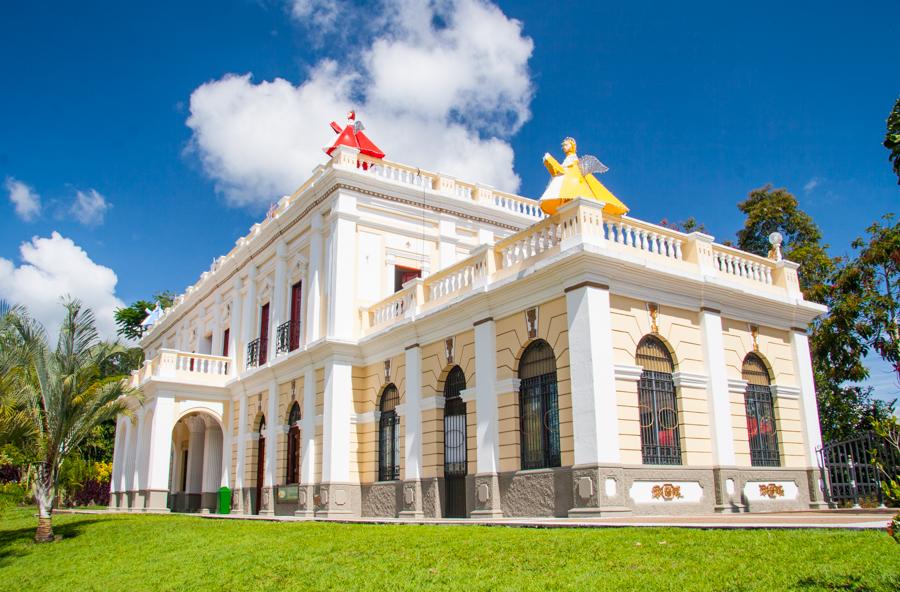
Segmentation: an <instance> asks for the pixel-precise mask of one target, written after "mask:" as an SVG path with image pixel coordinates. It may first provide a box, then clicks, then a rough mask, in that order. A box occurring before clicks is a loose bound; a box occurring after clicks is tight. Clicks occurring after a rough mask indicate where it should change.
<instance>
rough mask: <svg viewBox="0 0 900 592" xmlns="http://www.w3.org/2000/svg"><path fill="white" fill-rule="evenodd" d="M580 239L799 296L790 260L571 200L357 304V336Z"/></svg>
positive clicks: (726, 283) (650, 262) (619, 253)
mask: <svg viewBox="0 0 900 592" xmlns="http://www.w3.org/2000/svg"><path fill="white" fill-rule="evenodd" d="M577 245H584V246H585V248H586V249H587V250H590V251H591V252H592V253H597V254H598V255H599V256H602V257H605V258H610V259H613V260H615V261H620V262H622V263H627V264H629V265H630V266H641V267H644V268H647V269H650V270H652V271H654V272H657V273H668V274H677V275H679V276H681V277H684V278H692V279H693V280H700V281H704V282H707V283H709V284H714V285H716V286H719V287H724V288H726V289H732V290H736V291H740V292H744V293H750V294H754V295H762V296H770V297H772V298H776V299H782V300H784V299H787V300H790V299H792V298H802V294H801V292H800V287H799V283H798V279H797V264H796V263H793V262H791V261H774V260H772V259H767V258H765V257H760V256H758V255H754V254H752V253H746V252H744V251H741V250H739V249H734V248H731V247H727V246H724V245H717V244H715V243H713V242H712V237H710V236H707V235H705V234H702V233H698V232H695V233H691V234H685V233H683V232H678V231H677V230H672V229H670V228H664V227H662V226H657V225H655V224H650V223H647V222H642V221H640V220H636V219H634V218H629V217H627V216H626V217H621V216H609V217H605V216H604V214H603V211H602V204H600V203H598V202H594V201H589V200H584V199H579V200H575V201H573V202H571V203H569V204H567V205H566V206H565V207H563V208H560V210H559V211H558V212H557V213H556V214H554V215H553V216H550V217H546V218H544V219H542V220H540V221H539V222H537V223H535V224H533V225H532V226H530V227H528V228H526V229H525V230H522V231H521V232H518V233H516V234H514V235H512V236H509V237H507V238H506V239H504V240H502V241H500V242H498V243H496V244H495V245H484V246H482V247H479V248H478V249H475V250H474V251H472V254H471V255H470V256H469V257H468V258H467V259H464V260H462V261H459V262H458V263H456V264H455V265H452V266H450V267H447V268H445V269H442V270H441V271H439V272H437V273H434V274H432V275H430V276H428V277H427V278H423V279H416V280H413V281H410V282H408V283H407V284H405V287H404V288H403V289H402V290H400V291H399V292H396V293H394V294H392V295H390V296H388V297H387V298H385V299H384V300H382V301H380V302H377V303H375V304H373V305H372V306H370V307H368V308H365V309H362V310H361V319H360V321H361V323H360V324H361V327H362V330H363V334H364V335H366V334H372V333H375V332H378V331H381V330H383V329H385V328H387V327H390V326H392V325H395V324H398V323H401V322H403V321H404V320H406V319H409V318H412V317H415V316H419V315H422V314H425V313H427V312H429V311H430V310H433V309H435V308H437V307H439V306H442V305H444V304H446V303H447V302H450V301H453V300H459V299H461V298H464V297H466V296H468V295H470V294H474V293H476V292H478V291H480V290H483V289H485V288H486V287H487V286H489V285H490V284H494V283H496V282H498V281H502V280H504V279H508V278H512V277H514V276H516V275H517V274H520V273H521V272H522V271H523V270H525V269H527V268H529V267H532V266H534V265H536V264H539V263H540V262H541V261H542V260H545V259H548V258H551V257H554V256H556V255H558V254H560V253H562V252H564V251H566V250H567V249H570V248H571V247H574V246H577Z"/></svg>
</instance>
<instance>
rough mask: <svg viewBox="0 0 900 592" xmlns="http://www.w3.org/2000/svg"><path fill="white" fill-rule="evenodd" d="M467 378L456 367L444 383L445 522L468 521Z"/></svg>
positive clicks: (460, 369)
mask: <svg viewBox="0 0 900 592" xmlns="http://www.w3.org/2000/svg"><path fill="white" fill-rule="evenodd" d="M465 388H466V375H465V374H464V373H463V371H462V368H460V367H459V366H454V367H453V369H452V370H450V373H449V374H448V375H447V379H446V380H445V381H444V491H445V492H446V502H447V503H446V506H445V510H444V517H445V518H465V517H466V473H467V468H468V467H467V466H466V465H467V463H466V402H465V401H463V400H462V396H461V393H462V391H463V390H464V389H465Z"/></svg>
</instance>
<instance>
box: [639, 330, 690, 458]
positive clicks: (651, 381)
mask: <svg viewBox="0 0 900 592" xmlns="http://www.w3.org/2000/svg"><path fill="white" fill-rule="evenodd" d="M635 363H636V364H637V365H638V366H641V367H642V368H643V371H642V372H641V380H640V382H639V383H638V409H639V411H640V419H641V453H642V457H643V462H644V464H645V465H680V464H681V439H680V437H679V430H678V404H677V402H676V400H675V382H674V381H673V380H672V372H673V371H674V370H675V364H674V362H673V361H672V355H671V354H670V353H669V349H668V348H667V347H666V345H665V344H664V343H663V342H662V341H661V340H660V339H659V338H658V337H654V336H653V335H647V336H645V337H644V338H643V339H641V342H640V343H638V347H637V355H636V356H635Z"/></svg>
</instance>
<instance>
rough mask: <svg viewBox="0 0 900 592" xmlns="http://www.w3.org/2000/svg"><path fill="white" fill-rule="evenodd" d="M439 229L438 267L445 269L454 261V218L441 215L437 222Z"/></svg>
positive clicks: (455, 237) (455, 240)
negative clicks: (439, 260) (439, 263)
mask: <svg viewBox="0 0 900 592" xmlns="http://www.w3.org/2000/svg"><path fill="white" fill-rule="evenodd" d="M438 229H439V231H440V237H441V238H440V241H441V242H440V246H439V251H440V258H441V266H440V269H445V268H447V267H450V266H451V265H453V264H454V263H456V243H457V240H458V239H457V236H456V219H454V218H450V217H447V216H441V219H440V221H439V222H438Z"/></svg>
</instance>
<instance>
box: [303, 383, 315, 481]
mask: <svg viewBox="0 0 900 592" xmlns="http://www.w3.org/2000/svg"><path fill="white" fill-rule="evenodd" d="M300 426H301V427H300V429H301V431H302V432H303V450H302V451H301V454H302V457H301V460H300V483H302V484H303V485H311V484H312V483H313V481H314V480H315V476H316V371H315V369H314V368H312V367H309V368H307V370H306V373H305V374H304V375H303V416H302V419H301V421H300Z"/></svg>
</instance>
